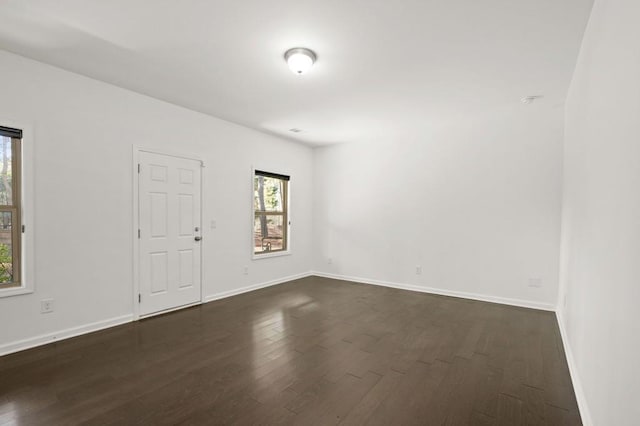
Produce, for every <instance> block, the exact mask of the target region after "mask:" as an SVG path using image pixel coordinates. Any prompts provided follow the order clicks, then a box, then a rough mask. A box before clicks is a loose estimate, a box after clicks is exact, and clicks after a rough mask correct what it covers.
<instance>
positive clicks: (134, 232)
mask: <svg viewBox="0 0 640 426" xmlns="http://www.w3.org/2000/svg"><path fill="white" fill-rule="evenodd" d="M141 152H149V153H152V154H160V155H168V156H171V157H178V158H184V159H187V160H195V161H199V162H200V167H202V168H204V167H205V165H204V160H202V158H200V157H198V156H197V155H192V154H185V153H178V152H172V151H166V150H162V149H157V148H145V147H143V146H139V145H133V146H132V155H131V159H132V161H131V173H132V176H133V179H132V185H133V186H132V188H133V191H132V194H133V199H132V203H131V204H132V206H133V208H132V221H131V223H132V227H131V239H132V241H133V244H132V248H133V251H132V256H131V257H132V259H133V268H132V269H133V270H132V274H133V277H132V278H133V293H132V302H133V320H134V321H136V320H139V319H140V318H149V317H152V316H154V315H160V314H165V313H167V312H171V311H175V310H178V309H184V308H188V307H189V306H194V305H199V304H201V303H204V296H203V294H204V293H203V287H204V262H203V260H204V244H202V245H200V301H198V302H195V303H191V304H189V305H183V306H179V307H177V308H174V309H166V310H164V311H160V312H154V313H151V314H148V315H140V303H139V299H138V297H139V294H140V270H139V269H140V263H139V262H140V239H139V238H138V229H140V217H139V214H138V210H139V204H138V203H139V199H138V197H139V195H140V194H139V186H138V185H139V180H140V175H139V174H138V164H139V162H140V155H139V154H140V153H141ZM204 184H205V178H204V173H200V221H201V222H202V223H201V224H200V229H202V231H203V232H202V233H203V234H204V230H205V227H204V226H203V223H204V214H203V213H204V197H203V194H204V193H205V192H204Z"/></svg>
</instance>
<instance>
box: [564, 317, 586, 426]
mask: <svg viewBox="0 0 640 426" xmlns="http://www.w3.org/2000/svg"><path fill="white" fill-rule="evenodd" d="M556 318H557V319H558V326H559V327H560V336H561V337H562V344H563V346H564V353H565V355H566V356H567V364H568V365H569V374H570V375H571V382H572V383H573V391H574V393H575V394H576V400H577V401H578V409H579V410H580V417H582V424H583V425H584V426H592V425H593V421H592V420H591V411H590V410H589V406H588V405H587V398H586V396H585V394H584V388H583V387H582V381H581V380H580V375H579V374H578V367H577V365H576V363H575V358H574V357H573V351H572V350H571V345H570V344H569V338H568V336H567V329H566V326H565V321H564V315H563V313H562V310H561V309H557V310H556Z"/></svg>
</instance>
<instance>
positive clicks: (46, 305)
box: [40, 299, 53, 314]
mask: <svg viewBox="0 0 640 426" xmlns="http://www.w3.org/2000/svg"><path fill="white" fill-rule="evenodd" d="M51 312H53V299H43V300H41V301H40V313H41V314H49V313H51Z"/></svg>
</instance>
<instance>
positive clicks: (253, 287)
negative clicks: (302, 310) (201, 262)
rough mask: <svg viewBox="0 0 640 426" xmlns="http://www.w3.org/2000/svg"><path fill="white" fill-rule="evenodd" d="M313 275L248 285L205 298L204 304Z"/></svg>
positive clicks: (306, 274)
mask: <svg viewBox="0 0 640 426" xmlns="http://www.w3.org/2000/svg"><path fill="white" fill-rule="evenodd" d="M311 275H314V274H313V273H311V272H303V273H301V274H296V275H289V276H288V277H282V278H277V279H275V280H271V281H267V282H263V283H258V284H252V285H248V286H246V287H242V288H237V289H234V290H229V291H222V292H220V293H215V294H210V295H208V296H205V297H204V303H208V302H213V301H214V300H219V299H224V298H226V297H231V296H236V295H238V294H242V293H247V292H250V291H254V290H258V289H261V288H265V287H271V286H272V285H277V284H282V283H286V282H287V281H293V280H298V279H300V278H306V277H309V276H311Z"/></svg>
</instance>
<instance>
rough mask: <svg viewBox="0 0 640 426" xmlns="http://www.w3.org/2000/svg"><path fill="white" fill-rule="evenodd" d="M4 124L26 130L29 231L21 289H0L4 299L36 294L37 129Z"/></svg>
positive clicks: (25, 199) (25, 196) (24, 214)
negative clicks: (35, 130)
mask: <svg viewBox="0 0 640 426" xmlns="http://www.w3.org/2000/svg"><path fill="white" fill-rule="evenodd" d="M0 124H2V125H3V126H7V127H11V128H14V129H20V130H22V144H21V146H22V161H21V166H22V167H21V168H22V182H21V187H22V188H21V189H22V194H21V197H22V218H21V219H22V225H23V226H24V227H25V231H24V232H23V233H21V234H20V235H21V236H22V259H21V265H20V266H21V268H22V271H21V272H22V274H21V277H22V278H21V281H22V283H21V284H22V285H21V286H20V287H10V288H5V289H2V290H0V298H3V297H12V296H18V295H21V294H29V293H33V292H34V291H35V287H36V285H35V264H36V260H35V256H36V255H35V253H36V250H35V247H36V245H35V220H34V217H35V214H34V212H35V181H36V167H35V142H36V138H35V132H34V126H33V125H31V124H29V123H25V122H20V121H14V120H8V119H4V118H0Z"/></svg>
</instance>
